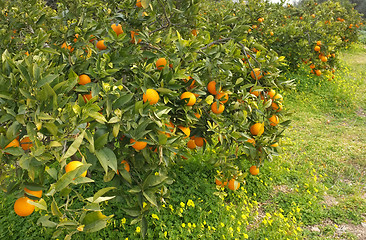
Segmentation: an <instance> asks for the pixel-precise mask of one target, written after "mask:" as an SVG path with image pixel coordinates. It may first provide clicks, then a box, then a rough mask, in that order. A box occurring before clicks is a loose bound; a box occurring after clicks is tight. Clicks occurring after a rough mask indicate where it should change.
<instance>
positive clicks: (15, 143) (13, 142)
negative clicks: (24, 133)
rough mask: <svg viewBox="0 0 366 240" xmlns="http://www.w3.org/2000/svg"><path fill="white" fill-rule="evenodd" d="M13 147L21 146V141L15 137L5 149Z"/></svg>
mask: <svg viewBox="0 0 366 240" xmlns="http://www.w3.org/2000/svg"><path fill="white" fill-rule="evenodd" d="M11 147H19V141H18V139H14V140H13V141H11V142H10V143H9V144H8V145H6V147H5V148H4V149H7V148H11Z"/></svg>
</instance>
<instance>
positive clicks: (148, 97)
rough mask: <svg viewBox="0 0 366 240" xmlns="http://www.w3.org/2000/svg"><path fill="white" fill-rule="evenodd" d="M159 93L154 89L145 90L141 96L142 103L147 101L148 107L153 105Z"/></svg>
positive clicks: (157, 99)
mask: <svg viewBox="0 0 366 240" xmlns="http://www.w3.org/2000/svg"><path fill="white" fill-rule="evenodd" d="M159 98H160V97H159V93H158V92H157V91H155V90H154V89H151V88H149V89H147V90H146V93H144V94H143V95H142V99H143V100H144V102H146V101H149V103H150V105H154V104H156V103H157V102H158V101H159Z"/></svg>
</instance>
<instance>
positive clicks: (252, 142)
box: [247, 138, 255, 146]
mask: <svg viewBox="0 0 366 240" xmlns="http://www.w3.org/2000/svg"><path fill="white" fill-rule="evenodd" d="M247 142H248V143H251V144H252V145H253V146H255V140H254V138H249V139H248V140H247Z"/></svg>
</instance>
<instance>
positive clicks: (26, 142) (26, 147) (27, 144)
mask: <svg viewBox="0 0 366 240" xmlns="http://www.w3.org/2000/svg"><path fill="white" fill-rule="evenodd" d="M20 146H21V147H22V148H23V150H24V151H27V150H29V148H31V147H32V146H33V144H32V141H31V140H30V139H29V137H25V138H23V139H22V140H21V141H20Z"/></svg>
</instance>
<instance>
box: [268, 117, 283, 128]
mask: <svg viewBox="0 0 366 240" xmlns="http://www.w3.org/2000/svg"><path fill="white" fill-rule="evenodd" d="M268 120H269V121H270V122H271V124H270V125H271V126H276V125H277V124H278V123H279V122H280V119H279V118H278V116H276V115H272V116H271V117H270V118H269V119H268Z"/></svg>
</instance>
